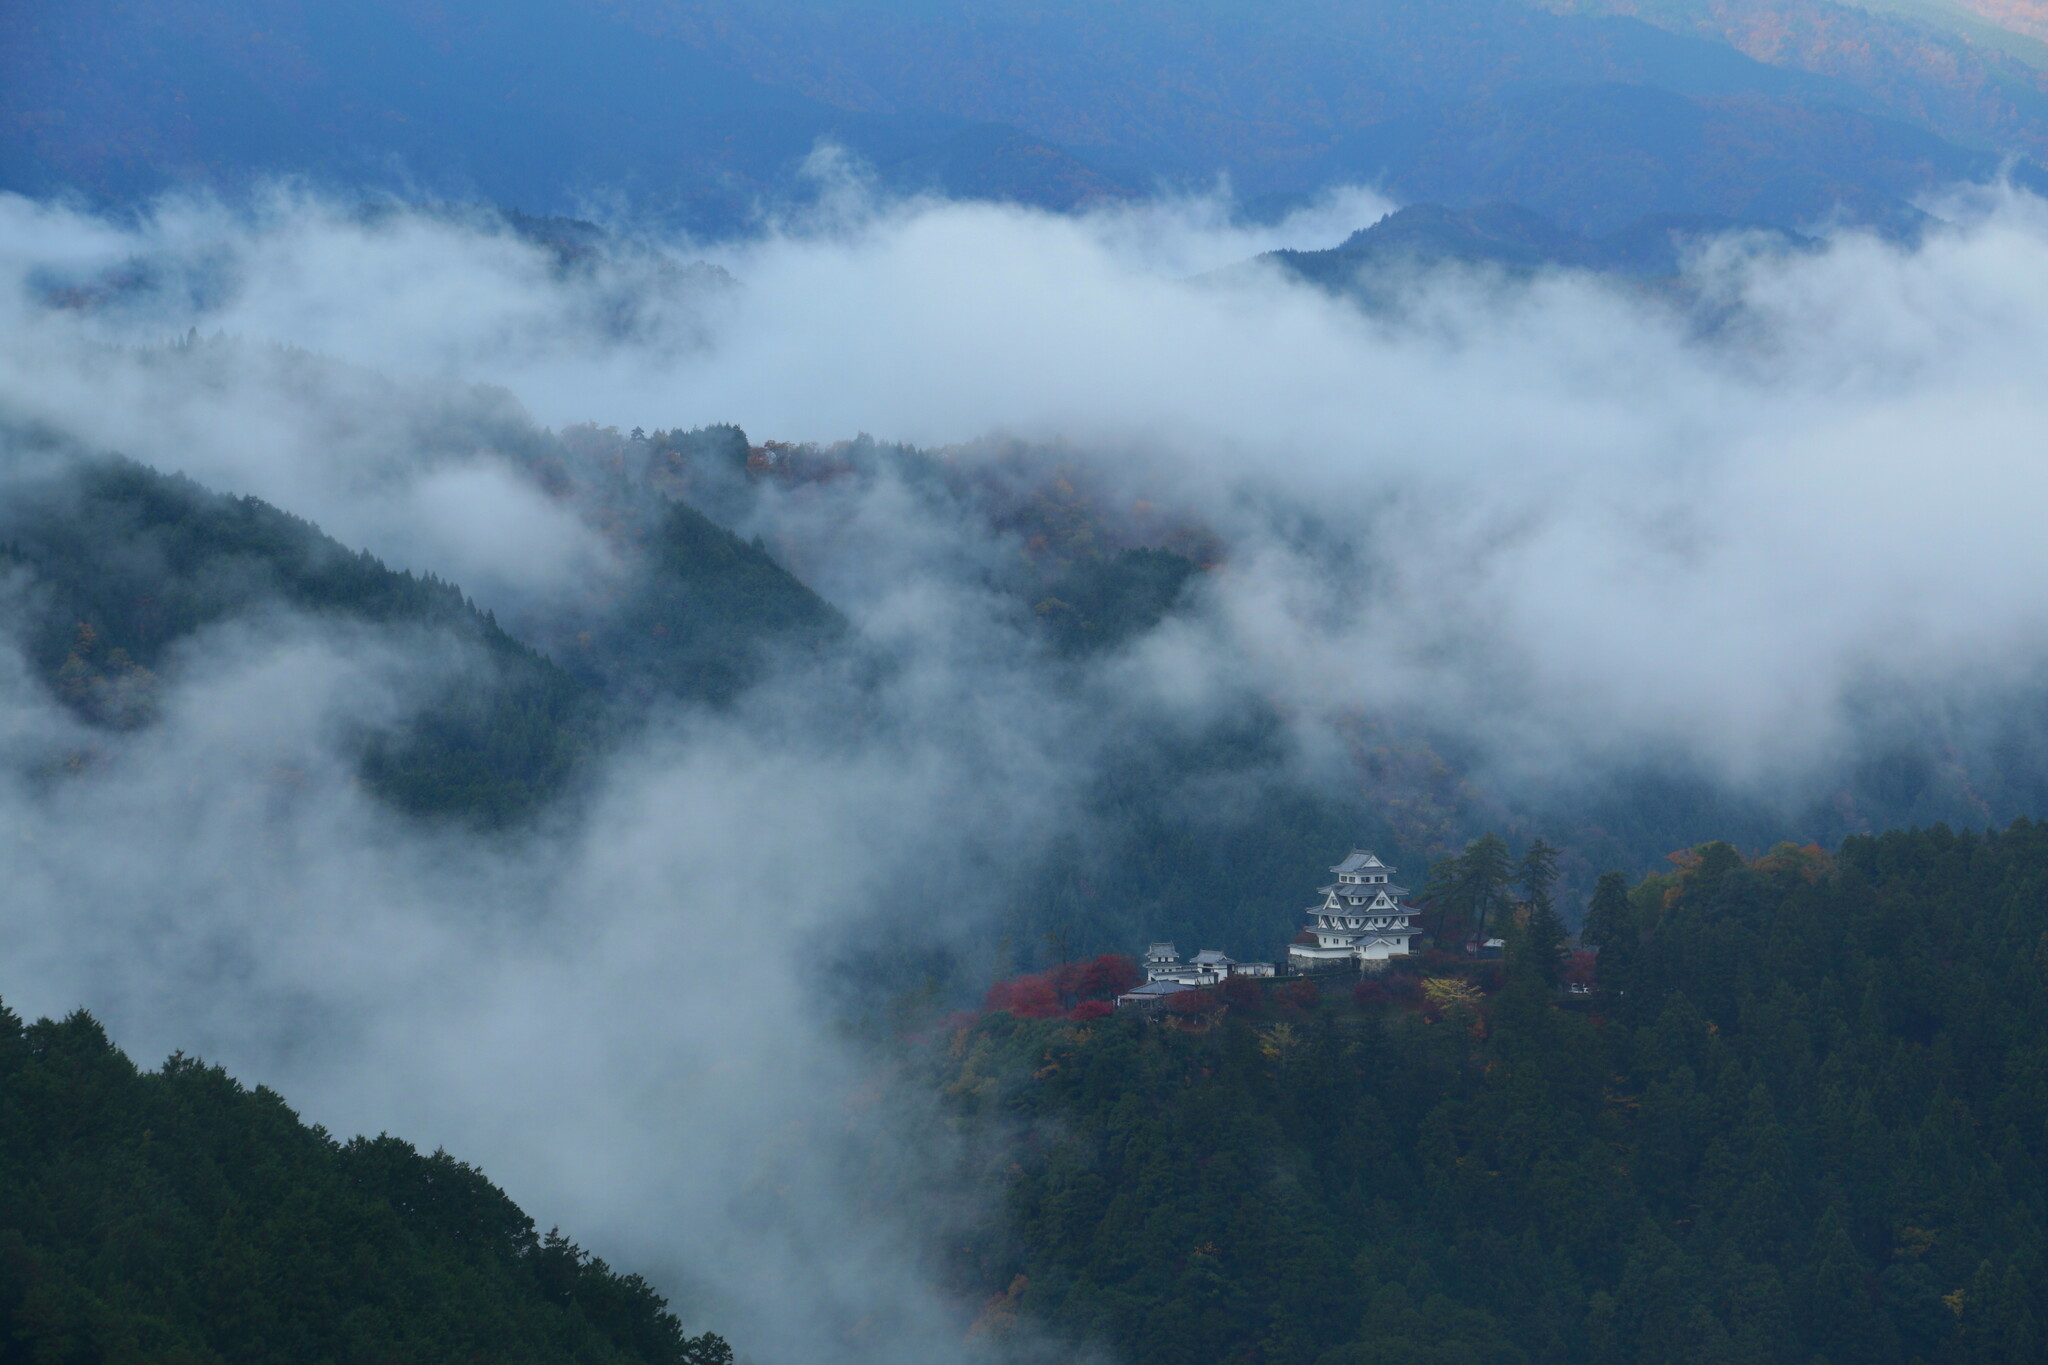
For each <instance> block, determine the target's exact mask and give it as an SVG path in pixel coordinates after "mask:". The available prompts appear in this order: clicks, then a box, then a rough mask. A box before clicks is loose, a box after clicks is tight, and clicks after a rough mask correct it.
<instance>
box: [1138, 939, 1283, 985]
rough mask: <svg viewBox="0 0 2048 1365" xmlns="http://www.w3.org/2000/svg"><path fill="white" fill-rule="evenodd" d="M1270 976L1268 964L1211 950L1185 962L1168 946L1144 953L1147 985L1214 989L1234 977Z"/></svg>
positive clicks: (1162, 945) (1270, 964)
mask: <svg viewBox="0 0 2048 1365" xmlns="http://www.w3.org/2000/svg"><path fill="white" fill-rule="evenodd" d="M1272 975H1274V971H1273V964H1272V963H1270V962H1239V961H1238V960H1237V959H1236V958H1233V957H1231V956H1229V955H1228V954H1226V953H1221V952H1218V951H1217V950H1216V949H1214V948H1204V949H1203V950H1202V951H1201V952H1199V953H1196V954H1195V955H1194V956H1193V957H1191V958H1189V959H1188V960H1187V961H1185V962H1183V961H1181V957H1180V952H1179V950H1178V949H1176V948H1175V947H1174V946H1173V945H1172V944H1171V943H1155V944H1153V945H1152V946H1151V947H1150V948H1148V949H1146V950H1145V980H1146V981H1147V982H1148V983H1154V982H1160V981H1174V982H1178V983H1179V984H1181V985H1183V986H1215V985H1220V984H1221V983H1222V982H1224V981H1227V980H1229V979H1230V978H1231V977H1233V976H1272Z"/></svg>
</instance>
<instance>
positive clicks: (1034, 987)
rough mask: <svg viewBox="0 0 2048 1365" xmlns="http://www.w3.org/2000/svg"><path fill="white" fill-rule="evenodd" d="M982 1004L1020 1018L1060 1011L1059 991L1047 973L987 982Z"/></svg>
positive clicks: (991, 1012) (1048, 1014)
mask: <svg viewBox="0 0 2048 1365" xmlns="http://www.w3.org/2000/svg"><path fill="white" fill-rule="evenodd" d="M981 1007H982V1009H983V1010H984V1011H986V1012H987V1013H990V1014H994V1013H995V1012H997V1011H998V1010H1008V1011H1009V1012H1010V1013H1012V1014H1014V1015H1016V1016H1017V1017H1018V1018H1019V1019H1050V1018H1052V1017H1053V1016H1054V1015H1055V1014H1058V1013H1059V1012H1060V993H1059V991H1058V990H1057V989H1055V988H1054V986H1053V983H1052V978H1051V977H1049V976H1019V977H1014V978H1012V979H1011V980H1008V981H998V982H996V984H995V985H993V986H990V987H989V988H988V995H987V996H986V997H984V998H983V1000H982V1002H981Z"/></svg>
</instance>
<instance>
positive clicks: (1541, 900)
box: [1515, 839, 1565, 986]
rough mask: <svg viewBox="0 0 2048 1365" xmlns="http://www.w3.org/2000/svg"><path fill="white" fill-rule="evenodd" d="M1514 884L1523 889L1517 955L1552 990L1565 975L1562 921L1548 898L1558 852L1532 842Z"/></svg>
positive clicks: (1519, 866)
mask: <svg viewBox="0 0 2048 1365" xmlns="http://www.w3.org/2000/svg"><path fill="white" fill-rule="evenodd" d="M1515 881H1516V882H1517V883H1518V884H1519V885H1520V886H1521V888H1522V905H1523V909H1524V912H1525V918H1524V922H1523V924H1522V925H1521V932H1520V933H1519V934H1518V935H1517V938H1518V939H1519V943H1518V944H1517V948H1518V954H1517V955H1518V956H1519V957H1520V959H1521V961H1522V964H1523V965H1524V966H1526V968H1527V969H1528V970H1529V971H1530V972H1531V973H1533V974H1534V976H1535V977H1536V979H1537V980H1538V981H1540V982H1542V983H1543V984H1544V985H1546V986H1555V985H1556V984H1557V983H1558V981H1559V980H1561V979H1562V977H1563V975H1564V955H1565V929H1564V921H1563V920H1562V919H1560V918H1558V914H1557V907H1556V905H1555V904H1554V903H1553V902H1552V900H1551V896H1550V888H1551V887H1552V886H1553V885H1554V884H1555V883H1556V881H1557V850H1556V849H1555V848H1553V847H1551V846H1550V845H1549V844H1547V843H1545V842H1544V841H1543V840H1542V839H1534V840H1531V841H1530V844H1529V847H1528V849H1527V850H1526V851H1525V852H1524V853H1523V854H1522V861H1521V862H1520V863H1519V864H1517V865H1516V868H1515Z"/></svg>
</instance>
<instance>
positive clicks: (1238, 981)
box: [1216, 976, 1265, 1012]
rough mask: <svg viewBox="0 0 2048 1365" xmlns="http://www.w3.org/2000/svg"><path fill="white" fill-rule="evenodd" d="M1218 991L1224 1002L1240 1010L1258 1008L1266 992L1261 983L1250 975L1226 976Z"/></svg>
mask: <svg viewBox="0 0 2048 1365" xmlns="http://www.w3.org/2000/svg"><path fill="white" fill-rule="evenodd" d="M1216 993H1217V994H1218V995H1220V996H1222V997H1223V1003H1224V1004H1226V1005H1228V1006H1230V1007H1231V1008H1232V1009H1234V1010H1237V1011H1239V1012H1243V1011H1246V1010H1255V1009H1257V1008H1258V1007H1259V1003H1260V1001H1261V999H1262V998H1263V997H1264V994H1265V993H1264V992H1263V991H1261V990H1260V989H1259V983H1258V982H1257V981H1255V980H1253V979H1252V978H1251V977H1248V976H1230V977H1225V978H1224V980H1223V984H1222V985H1221V986H1218V987H1217V988H1216Z"/></svg>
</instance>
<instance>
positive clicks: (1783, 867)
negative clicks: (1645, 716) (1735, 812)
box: [932, 821, 2048, 1365]
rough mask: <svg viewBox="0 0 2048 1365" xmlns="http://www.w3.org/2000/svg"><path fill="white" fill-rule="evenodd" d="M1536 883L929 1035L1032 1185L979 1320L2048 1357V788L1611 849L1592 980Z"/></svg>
mask: <svg viewBox="0 0 2048 1365" xmlns="http://www.w3.org/2000/svg"><path fill="white" fill-rule="evenodd" d="M1538 861H1539V862H1540V857H1539V859H1538ZM1523 870H1524V871H1527V870H1529V868H1528V864H1527V863H1526V862H1525V863H1524V865H1523ZM1538 875H1539V878H1540V869H1538ZM1516 899H1517V901H1518V903H1519V905H1520V907H1521V909H1520V912H1519V914H1518V915H1516V916H1514V917H1511V918H1509V919H1506V920H1503V921H1502V923H1504V924H1505V925H1506V926H1507V932H1508V934H1509V938H1510V947H1509V952H1508V956H1507V958H1506V960H1505V962H1504V963H1503V964H1493V965H1492V966H1485V965H1480V966H1473V965H1469V964H1461V961H1460V959H1459V958H1458V957H1456V956H1455V955H1441V954H1438V955H1432V956H1426V957H1424V958H1421V959H1418V960H1416V961H1414V962H1412V963H1405V962H1397V963H1396V964H1395V965H1394V966H1393V967H1392V968H1391V969H1390V970H1389V971H1388V972H1386V973H1385V974H1383V975H1378V976H1365V977H1352V978H1350V979H1349V980H1346V981H1343V982H1341V983H1339V984H1333V983H1332V982H1329V981H1326V982H1324V983H1322V984H1321V986H1320V988H1319V989H1318V988H1317V986H1316V985H1314V984H1313V983H1300V984H1296V985H1293V986H1286V987H1283V988H1282V989H1280V990H1278V991H1275V992H1268V993H1260V992H1245V991H1242V990H1240V991H1237V992H1234V993H1231V995H1230V997H1229V998H1226V997H1219V996H1217V995H1216V993H1214V992H1196V993H1191V994H1193V995H1198V996H1204V997H1208V998H1207V999H1205V1000H1201V1001H1192V1000H1189V999H1188V998H1187V997H1175V998H1174V999H1175V1000H1176V1001H1181V1002H1185V1003H1184V1004H1183V1008H1182V1009H1181V1010H1180V1011H1178V1012H1171V1013H1165V1014H1158V1015H1149V1016H1146V1015H1136V1014H1135V1013H1134V1012H1132V1011H1123V1012H1120V1013H1119V1014H1118V1016H1117V1017H1115V1018H1112V1019H1095V1020H1092V1021H1086V1022H1073V1021H1070V1020H1067V1019H1064V1018H1059V1019H1040V1020H1037V1021H1032V1020H1027V1019H1021V1018H1019V1017H1017V1016H1016V1014H1014V1013H1012V1012H1009V1011H1007V1010H1004V1011H1000V1012H997V1013H994V1014H991V1015H989V1016H988V1017H986V1018H985V1019H984V1020H983V1021H982V1022H980V1023H978V1024H976V1025H973V1026H972V1027H970V1028H967V1029H965V1030H963V1031H961V1032H959V1033H957V1034H955V1035H953V1036H952V1038H951V1040H950V1042H947V1043H944V1044H942V1045H940V1046H939V1047H938V1049H937V1051H936V1052H935V1054H934V1055H933V1058H932V1060H933V1062H934V1063H935V1065H936V1066H937V1068H938V1071H939V1076H940V1083H941V1084H943V1085H944V1087H945V1089H946V1092H947V1093H948V1094H949V1095H950V1096H951V1097H952V1099H953V1103H954V1106H955V1112H956V1114H957V1115H958V1118H957V1120H956V1121H957V1122H959V1123H961V1124H962V1125H964V1126H965V1127H966V1129H967V1130H968V1131H972V1132H976V1133H979V1134H981V1135H983V1137H984V1139H985V1140H988V1141H990V1142H991V1143H992V1144H993V1145H992V1146H991V1147H990V1149H989V1152H990V1155H989V1157H988V1169H989V1177H988V1178H989V1179H990V1181H991V1182H992V1183H993V1185H994V1186H995V1187H996V1188H998V1189H999V1190H1000V1191H1001V1195H1002V1198H1003V1199H1004V1201H1005V1206H1006V1208H1007V1209H1008V1211H1009V1224H1008V1231H1009V1236H1008V1238H1007V1239H1006V1240H998V1241H993V1242H990V1243H987V1244H985V1245H984V1247H983V1249H982V1252H981V1255H982V1259H981V1261H980V1262H979V1265H978V1267H977V1269H978V1273H979V1275H980V1277H981V1281H982V1284H983V1286H984V1289H983V1292H984V1293H988V1294H991V1295H993V1296H994V1297H992V1298H991V1299H990V1300H989V1304H988V1309H987V1316H988V1321H989V1322H990V1323H991V1324H993V1325H995V1326H997V1327H1000V1325H1001V1324H1002V1323H1004V1322H1006V1321H1010V1320H1012V1319H1014V1318H1015V1317H1016V1315H1018V1314H1023V1315H1027V1316H1030V1315H1036V1316H1038V1317H1042V1318H1044V1319H1047V1320H1049V1321H1051V1322H1053V1323H1057V1324H1060V1325H1061V1326H1063V1327H1064V1328H1065V1329H1067V1330H1068V1331H1070V1332H1071V1333H1073V1334H1074V1335H1076V1336H1077V1337H1100V1338H1102V1339H1105V1340H1107V1341H1109V1342H1110V1343H1112V1344H1113V1345H1114V1347H1115V1349H1116V1350H1117V1351H1118V1352H1119V1353H1120V1354H1121V1355H1122V1356H1123V1358H1125V1359H1128V1360H1131V1361H1133V1362H1137V1363H1138V1365H1145V1363H1146V1362H1154V1361H1157V1362H1166V1361H1178V1360H1185V1359H1189V1358H1203V1359H1215V1360H1224V1361H1246V1362H1252V1361H1270V1362H1280V1361H1315V1362H1321V1363H1322V1365H1353V1363H1354V1362H1375V1363H1377V1362H1387V1365H1392V1363H1393V1362H1423V1361H1426V1362H1441V1363H1442V1365H1465V1363H1466V1362H1488V1363H1497V1365H1520V1363H1521V1362H1560V1363H1562V1362H1588V1363H1589V1365H1590V1363H1593V1362H1602V1363H1604V1362H1615V1363H1616V1365H1621V1363H1622V1362H1637V1363H1642V1362H1679V1361H1687V1362H1691V1361H1700V1362H1707V1361H1712V1362H1730V1363H1731V1365H1732V1363H1733V1362H1743V1365H1749V1363H1750V1362H1780V1361H1782V1362H1788V1365H1789V1363H1795V1362H1796V1365H1811V1363H1812V1362H1817V1361H1824V1362H1834V1363H1836V1365H1850V1363H1851V1362H1855V1365H1869V1363H1871V1362H1897V1363H1898V1365H1906V1362H1925V1363H1926V1365H1937V1363H1938V1362H1964V1361H1971V1362H1979V1361H1981V1362H1986V1363H1987V1365H1988V1363H1989V1362H2010V1361H2018V1360H2027V1359H2033V1358H2035V1357H2036V1356H2038V1354H2039V1352H2040V1351H2041V1349H2042V1348H2043V1345H2044V1338H2043V1335H2042V1334H2043V1328H2044V1325H2048V1298H2044V1294H2043V1289H2042V1286H2043V1283H2044V1274H2043V1272H2044V1268H2048V1267H2044V1261H2048V1085H2044V1082H2043V1076H2044V1074H2048V1073H2044V1070H2043V1062H2044V1059H2048V826H2043V825H2040V824H2037V823H2034V822H2029V821H2021V822H2018V823H2016V824H2014V825H2013V826H2011V827H2010V828H2009V829H2006V830H2004V831H2003V832H1998V833H1988V834H1975V833H1962V834H1958V833H1954V832H1951V831H1949V830H1948V829H1946V828H1935V829H1931V830H1922V831H1917V832H1911V833H1891V834H1885V835H1882V836H1877V837H1857V838H1852V839H1850V840H1848V841H1847V842H1845V843H1844V844H1843V845H1842V847H1841V848H1840V850H1839V851H1838V852H1836V853H1834V854H1832V855H1831V854H1828V853H1825V852H1823V851H1821V850H1819V849H1817V848H1811V847H1808V848H1795V847H1793V846H1790V845H1785V846H1782V847H1780V848H1777V849H1774V850H1772V851H1770V852H1768V853H1766V854H1764V855H1761V856H1758V857H1753V858H1744V857H1742V856H1740V855H1739V854H1737V853H1736V851H1735V850H1734V849H1733V848H1731V847H1730V846H1728V845H1727V844H1718V843H1717V844H1709V845H1705V846H1702V847H1700V848H1698V849H1695V850H1692V851H1691V852H1689V853H1687V854H1685V855H1683V856H1681V857H1679V858H1678V859H1677V860H1676V862H1675V865H1674V867H1673V869H1672V870H1671V871H1669V872H1667V873H1664V874H1660V875H1657V876H1653V877H1650V878H1648V879H1647V880H1644V881H1641V882H1638V883H1636V884H1634V885H1633V886H1632V887H1631V886H1629V885H1628V884H1627V882H1626V881H1625V880H1624V879H1622V878H1620V877H1619V876H1615V877H1611V878H1606V879H1603V880H1602V881H1601V883H1600V885H1599V888H1598V893H1597V895H1596V900H1595V905H1594V909H1593V914H1592V918H1591V919H1590V921H1589V923H1588V931H1587V935H1586V936H1587V938H1588V939H1590V940H1592V941H1593V942H1595V943H1597V944H1598V956H1597V967H1596V969H1595V972H1594V975H1593V978H1592V979H1593V981H1594V986H1593V994H1591V995H1590V996H1580V995H1576V994H1573V993H1570V992H1569V991H1563V990H1560V989H1559V988H1558V987H1557V986H1556V985H1554V984H1552V983H1553V982H1554V981H1555V980H1556V972H1557V970H1558V967H1559V959H1558V953H1559V943H1558V939H1557V938H1556V936H1555V935H1554V934H1553V935H1552V936H1550V937H1549V938H1548V939H1545V938H1544V937H1543V936H1542V935H1540V934H1534V933H1532V932H1531V927H1532V924H1533V923H1534V921H1535V916H1534V915H1533V914H1532V909H1534V908H1535V907H1534V905H1533V902H1534V901H1535V899H1536V898H1535V897H1534V896H1530V897H1529V898H1528V899H1522V898H1521V897H1520V896H1518V897H1517V898H1516ZM993 1003H1001V1002H993ZM1026 1013H1029V1011H1026Z"/></svg>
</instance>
